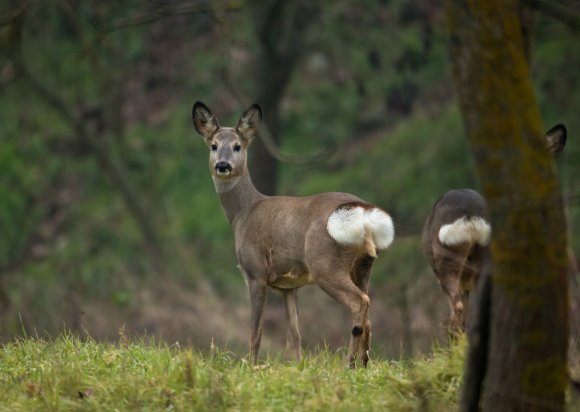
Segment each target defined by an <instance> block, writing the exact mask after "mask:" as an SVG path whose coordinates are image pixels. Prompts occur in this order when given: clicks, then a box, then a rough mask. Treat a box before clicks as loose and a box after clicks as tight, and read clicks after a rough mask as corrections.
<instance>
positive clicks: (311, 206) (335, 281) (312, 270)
mask: <svg viewBox="0 0 580 412" xmlns="http://www.w3.org/2000/svg"><path fill="white" fill-rule="evenodd" d="M260 120H261V109H260V108H259V107H258V106H256V105H254V106H252V107H250V108H249V109H248V110H246V111H245V112H244V114H242V116H241V118H240V120H239V122H238V126H237V127H236V128H235V129H234V128H223V127H220V126H219V124H218V122H217V119H216V118H215V116H213V114H212V113H211V111H210V110H209V109H208V108H207V107H206V106H205V105H203V104H202V103H199V102H198V103H196V104H195V105H194V109H193V122H194V126H195V128H196V130H197V131H198V132H199V133H200V134H201V135H202V136H203V137H204V138H205V141H206V144H208V146H210V147H212V145H216V146H217V148H216V149H217V150H211V151H210V159H209V166H210V171H211V173H212V177H213V180H214V184H215V186H216V190H217V192H218V195H219V197H220V201H221V204H222V207H223V209H224V212H225V214H226V217H227V218H228V220H229V222H230V224H231V226H232V229H233V231H234V237H235V245H236V256H237V258H238V262H239V267H240V269H241V271H242V273H243V274H244V276H245V278H246V280H247V282H248V287H249V290H250V302H251V338H250V357H251V362H252V363H253V364H255V363H256V362H257V359H258V350H259V347H260V341H261V335H262V314H263V310H264V305H265V296H266V288H267V287H271V288H274V289H278V290H281V291H283V293H284V297H285V301H286V315H287V319H288V338H289V344H290V345H289V346H291V347H292V349H293V350H294V351H295V354H296V357H297V359H300V357H301V354H300V333H299V331H298V317H297V311H296V289H297V288H299V287H301V286H304V285H306V284H313V283H315V284H317V285H318V286H319V287H320V288H322V289H323V290H324V291H325V292H327V293H328V294H329V295H330V296H332V297H333V298H334V299H336V300H337V301H339V302H341V303H342V304H343V305H345V306H346V307H347V308H348V309H349V310H350V311H351V313H352V319H353V321H352V326H353V328H357V329H356V330H357V331H358V330H359V329H358V328H361V330H362V331H363V332H362V333H361V334H360V335H354V334H351V338H350V345H349V352H348V355H347V357H348V365H349V366H350V367H354V366H355V360H356V358H357V356H358V355H360V358H361V360H362V363H363V365H364V366H366V364H367V362H368V351H369V348H370V334H371V330H370V328H371V325H370V322H369V321H368V312H369V304H370V300H369V297H368V278H369V275H370V269H371V266H372V261H373V260H374V259H373V258H374V257H375V256H376V250H375V249H376V248H375V246H374V243H373V242H372V239H371V240H370V241H367V242H365V246H364V247H362V248H361V247H354V246H344V245H340V244H338V243H337V242H336V241H335V240H334V239H333V238H332V237H331V236H330V235H329V233H328V230H327V228H326V224H327V221H328V217H329V216H330V214H331V213H332V212H333V211H335V210H336V209H339V208H344V207H354V206H362V207H365V208H367V207H368V208H372V207H373V206H372V205H369V204H368V203H366V202H364V201H362V200H361V199H359V198H357V197H356V196H353V195H351V194H348V193H338V192H334V193H322V194H319V195H315V196H308V197H289V196H272V197H269V196H265V195H263V194H262V193H260V192H258V190H257V189H256V188H255V187H254V185H253V183H252V180H251V178H250V175H249V173H248V169H247V165H246V151H247V148H248V146H249V144H250V142H251V140H252V138H253V137H254V135H255V132H256V130H257V127H258V125H259V122H260ZM236 144H240V145H241V146H242V149H241V150H240V151H239V152H235V151H234V150H233V149H232V148H233V147H234V145H236ZM219 162H228V164H229V165H230V166H231V172H230V173H229V174H227V175H220V173H219V172H218V171H216V165H217V164H218V163H219Z"/></svg>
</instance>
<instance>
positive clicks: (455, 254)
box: [423, 124, 567, 332]
mask: <svg viewBox="0 0 580 412" xmlns="http://www.w3.org/2000/svg"><path fill="white" fill-rule="evenodd" d="M566 136H567V133H566V127H565V126H564V125H562V124H558V125H556V126H554V127H552V128H551V129H550V130H548V131H547V132H546V135H545V139H546V146H547V148H548V151H549V152H550V153H551V154H552V156H554V157H556V156H557V155H558V154H560V152H561V151H562V150H563V149H564V146H565V145H566ZM490 240H491V225H490V223H489V219H488V216H487V205H486V202H485V199H484V198H483V197H482V196H481V195H480V194H479V193H477V192H476V191H475V190H471V189H454V190H450V191H448V192H446V193H445V194H444V195H443V196H442V197H441V198H440V199H439V200H438V201H437V202H436V203H435V205H434V206H433V209H432V210H431V213H430V214H429V216H428V217H427V220H426V222H425V226H424V227H423V252H424V254H425V256H426V257H427V260H428V261H429V264H430V266H431V268H432V269H433V271H434V272H435V275H437V278H438V280H439V283H440V284H441V287H442V288H443V291H444V292H445V293H446V294H447V298H448V300H449V308H450V318H449V329H450V331H451V332H457V331H461V330H464V329H465V321H466V315H465V312H466V310H467V300H468V297H469V292H470V291H471V290H472V288H473V285H474V284H475V282H476V281H477V279H478V277H479V274H480V272H481V269H482V265H483V263H484V259H485V258H486V256H487V253H488V245H489V242H490Z"/></svg>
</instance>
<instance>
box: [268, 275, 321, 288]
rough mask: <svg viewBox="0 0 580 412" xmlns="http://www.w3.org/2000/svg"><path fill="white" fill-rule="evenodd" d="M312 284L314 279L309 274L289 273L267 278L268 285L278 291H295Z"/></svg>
mask: <svg viewBox="0 0 580 412" xmlns="http://www.w3.org/2000/svg"><path fill="white" fill-rule="evenodd" d="M312 283H314V278H313V277H312V275H310V273H309V272H295V271H290V272H287V273H283V274H270V275H269V276H268V285H269V286H271V287H274V288H278V289H296V288H299V287H301V286H304V285H310V284H312Z"/></svg>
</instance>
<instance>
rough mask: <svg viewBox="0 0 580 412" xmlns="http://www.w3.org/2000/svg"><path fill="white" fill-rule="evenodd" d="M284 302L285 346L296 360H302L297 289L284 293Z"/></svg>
mask: <svg viewBox="0 0 580 412" xmlns="http://www.w3.org/2000/svg"><path fill="white" fill-rule="evenodd" d="M283 293H284V302H285V304H286V319H287V321H288V333H287V336H286V346H287V347H288V348H289V349H292V350H293V351H294V355H295V356H296V360H297V361H300V360H301V359H302V353H301V348H302V347H301V342H300V330H299V329H298V308H297V305H296V301H297V295H298V294H297V289H292V290H288V291H284V292H283Z"/></svg>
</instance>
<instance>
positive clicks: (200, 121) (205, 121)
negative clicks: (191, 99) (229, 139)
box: [191, 101, 220, 140]
mask: <svg viewBox="0 0 580 412" xmlns="http://www.w3.org/2000/svg"><path fill="white" fill-rule="evenodd" d="M191 117H192V118H193V127H195V130H197V132H198V133H199V134H200V135H202V136H203V137H204V138H205V140H209V138H210V137H212V136H213V134H214V133H215V132H216V130H217V129H219V128H220V125H219V123H218V121H217V119H216V117H215V116H214V115H213V113H212V112H211V110H209V108H208V107H207V106H206V105H205V104H203V103H202V102H199V101H198V102H195V104H194V105H193V109H192V110H191Z"/></svg>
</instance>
